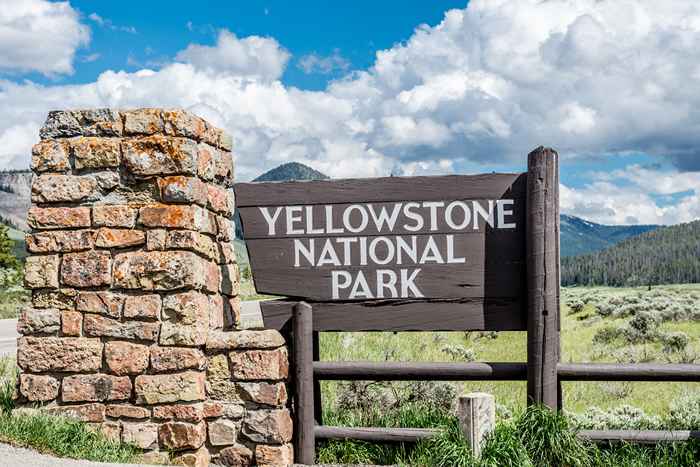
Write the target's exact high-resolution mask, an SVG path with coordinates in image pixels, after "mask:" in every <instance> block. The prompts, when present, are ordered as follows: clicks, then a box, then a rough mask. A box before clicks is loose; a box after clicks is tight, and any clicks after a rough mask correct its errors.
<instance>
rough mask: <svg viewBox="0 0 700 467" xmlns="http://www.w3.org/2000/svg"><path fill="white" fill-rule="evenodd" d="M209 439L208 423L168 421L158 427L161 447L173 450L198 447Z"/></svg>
mask: <svg viewBox="0 0 700 467" xmlns="http://www.w3.org/2000/svg"><path fill="white" fill-rule="evenodd" d="M206 439H207V424H206V423H205V422H199V423H196V424H193V423H186V422H168V423H164V424H162V425H160V427H159V428H158V441H159V442H160V445H161V447H163V448H166V449H171V450H173V451H178V450H183V449H197V448H199V447H200V446H202V445H203V444H204V441H206Z"/></svg>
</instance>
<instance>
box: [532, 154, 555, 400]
mask: <svg viewBox="0 0 700 467" xmlns="http://www.w3.org/2000/svg"><path fill="white" fill-rule="evenodd" d="M527 162H528V171H527V220H526V224H527V228H526V230H527V231H526V236H527V239H526V262H527V306H528V308H527V310H528V312H527V313H528V321H527V398H528V404H544V405H546V406H547V407H550V408H552V409H555V410H556V409H557V407H558V402H557V396H558V394H557V393H558V388H557V363H558V362H559V155H558V154H557V153H556V151H554V150H553V149H549V148H544V147H539V148H537V149H535V150H534V151H532V152H531V153H530V154H529V155H528V161H527Z"/></svg>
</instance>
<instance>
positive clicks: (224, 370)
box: [207, 354, 231, 381]
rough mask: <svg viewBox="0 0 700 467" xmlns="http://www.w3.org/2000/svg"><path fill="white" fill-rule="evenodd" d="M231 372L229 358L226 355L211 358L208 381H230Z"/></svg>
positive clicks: (208, 367)
mask: <svg viewBox="0 0 700 467" xmlns="http://www.w3.org/2000/svg"><path fill="white" fill-rule="evenodd" d="M230 379H231V370H229V367H228V358H227V357H226V355H225V354H218V355H211V356H209V365H208V366H207V381H229V380H230Z"/></svg>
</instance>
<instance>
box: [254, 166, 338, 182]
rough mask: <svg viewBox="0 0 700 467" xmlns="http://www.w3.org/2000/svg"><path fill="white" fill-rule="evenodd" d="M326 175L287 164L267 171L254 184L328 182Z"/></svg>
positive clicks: (307, 168) (306, 167)
mask: <svg viewBox="0 0 700 467" xmlns="http://www.w3.org/2000/svg"><path fill="white" fill-rule="evenodd" d="M329 178H330V177H329V176H328V175H325V174H322V173H321V172H319V171H318V170H314V169H312V168H311V167H309V166H308V165H304V164H300V163H299V162H287V163H286V164H282V165H280V166H279V167H275V168H274V169H272V170H268V171H267V172H265V173H264V174H262V175H261V176H259V177H258V178H256V179H255V180H253V181H254V182H288V181H290V180H328V179H329Z"/></svg>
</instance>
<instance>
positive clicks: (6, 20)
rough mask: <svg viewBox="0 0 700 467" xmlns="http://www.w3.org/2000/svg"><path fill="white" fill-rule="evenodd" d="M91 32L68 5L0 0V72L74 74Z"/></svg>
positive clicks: (42, 0)
mask: <svg viewBox="0 0 700 467" xmlns="http://www.w3.org/2000/svg"><path fill="white" fill-rule="evenodd" d="M89 41H90V29H89V28H88V27H87V26H85V25H84V24H81V23H80V15H79V13H78V12H77V11H76V10H75V9H73V8H72V7H71V6H70V5H69V4H68V2H61V3H54V2H48V1H45V0H0V72H3V71H4V72H10V73H23V72H30V71H36V72H39V73H42V74H44V75H49V76H50V75H57V74H70V73H73V60H74V58H75V54H76V51H77V50H78V49H79V48H80V47H82V46H84V45H87V43H88V42H89Z"/></svg>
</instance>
